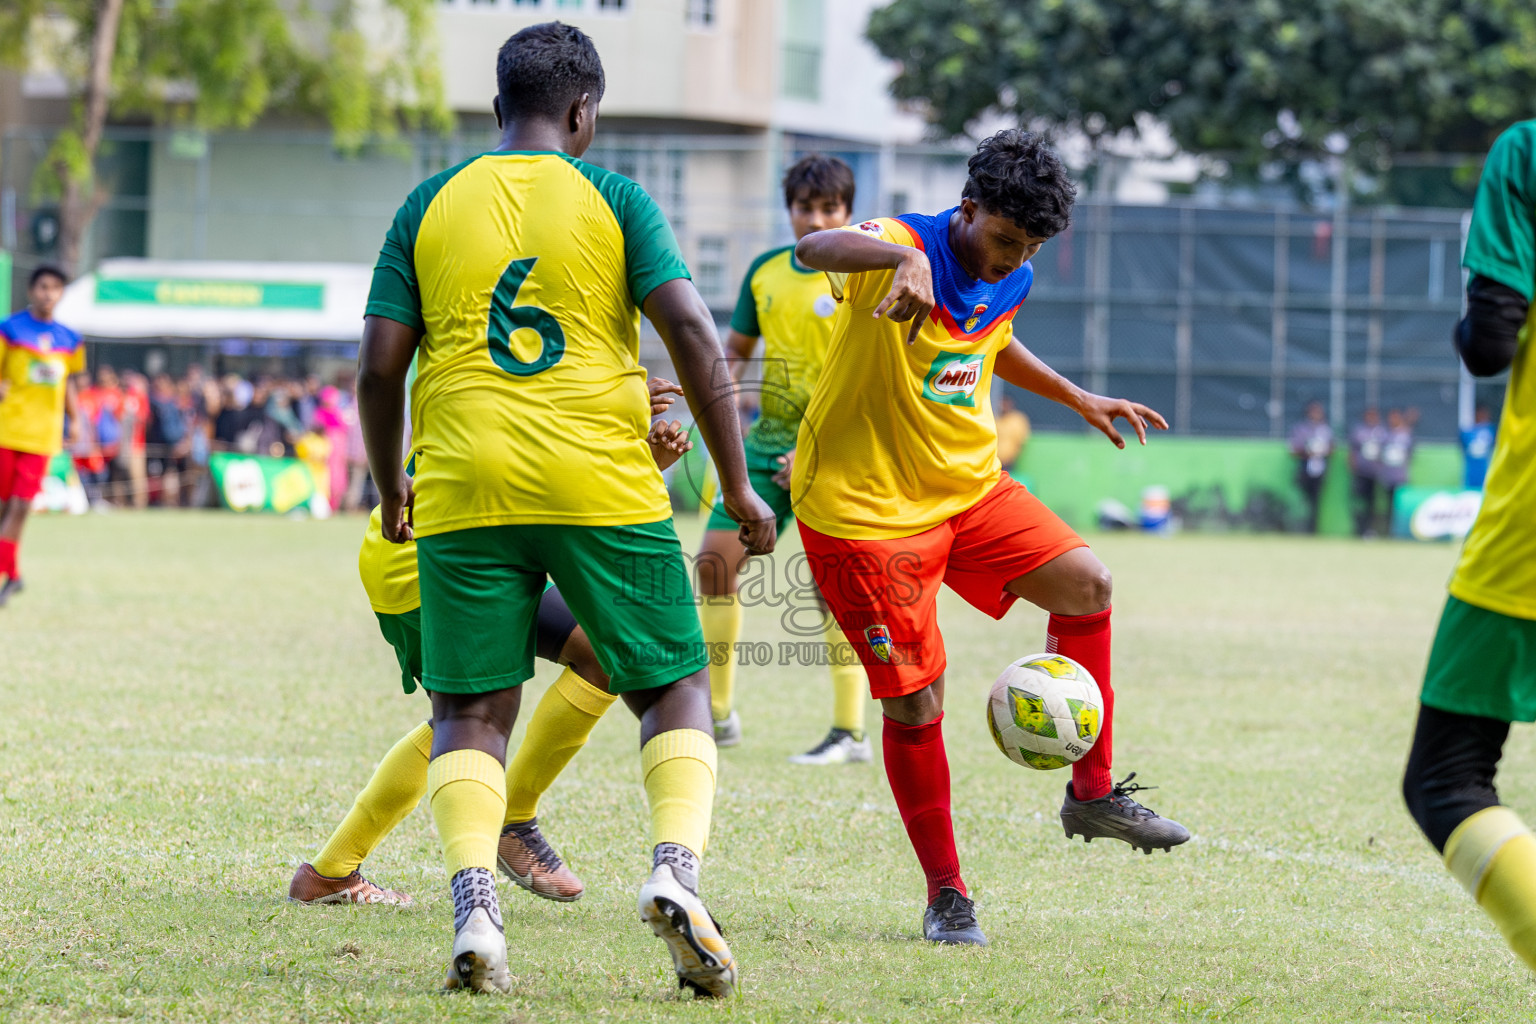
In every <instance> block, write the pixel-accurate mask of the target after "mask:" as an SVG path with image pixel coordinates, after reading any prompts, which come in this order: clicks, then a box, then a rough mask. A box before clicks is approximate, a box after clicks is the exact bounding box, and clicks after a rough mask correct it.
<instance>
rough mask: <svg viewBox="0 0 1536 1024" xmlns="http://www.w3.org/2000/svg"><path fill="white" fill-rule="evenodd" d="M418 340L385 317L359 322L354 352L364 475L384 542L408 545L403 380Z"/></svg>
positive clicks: (410, 329)
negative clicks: (370, 483)
mask: <svg viewBox="0 0 1536 1024" xmlns="http://www.w3.org/2000/svg"><path fill="white" fill-rule="evenodd" d="M420 341H421V334H420V333H419V332H418V331H417V330H416V328H414V327H410V326H408V325H406V324H402V323H400V322H399V321H398V320H391V319H389V318H388V317H383V316H365V317H363V343H362V344H361V345H360V346H358V349H357V416H358V420H359V423H360V425H361V426H362V430H363V447H364V448H366V449H367V450H368V469H369V470H370V471H371V472H372V473H373V480H374V483H375V484H376V485H377V486H378V488H379V505H380V510H381V514H382V516H383V519H384V522H383V526H384V537H385V539H386V540H389V541H391V542H392V543H395V544H403V543H405V542H406V541H408V540H411V539H412V534H411V484H410V481H409V480H407V479H406V476H405V467H404V466H403V465H402V464H401V462H400V455H401V453H402V452H403V451H404V450H405V448H404V445H405V438H404V434H405V377H406V374H408V373H409V372H410V369H411V357H413V356H414V355H415V354H416V346H417V344H418V343H419V342H420Z"/></svg>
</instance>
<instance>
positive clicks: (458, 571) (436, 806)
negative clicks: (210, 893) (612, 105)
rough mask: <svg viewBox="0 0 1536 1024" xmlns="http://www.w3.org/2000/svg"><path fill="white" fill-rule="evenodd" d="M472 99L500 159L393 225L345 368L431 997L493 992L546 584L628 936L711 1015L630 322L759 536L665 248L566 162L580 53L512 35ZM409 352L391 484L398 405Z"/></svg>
mask: <svg viewBox="0 0 1536 1024" xmlns="http://www.w3.org/2000/svg"><path fill="white" fill-rule="evenodd" d="M496 79H497V96H496V100H495V110H496V117H497V123H498V124H499V125H500V126H501V129H502V136H501V141H500V144H499V145H498V147H497V148H496V149H495V150H493V151H491V152H489V153H484V154H481V155H480V156H478V157H475V158H473V159H471V160H468V161H466V162H465V163H463V164H460V165H459V166H457V167H453V168H450V169H449V170H447V171H444V172H443V173H441V174H438V175H435V176H434V177H432V178H430V179H428V180H427V181H425V182H423V183H422V184H421V185H420V186H418V187H417V188H416V190H415V191H414V192H412V193H411V195H410V197H409V198H407V200H406V202H405V204H404V205H403V206H402V207H401V208H400V211H399V213H398V214H397V215H396V217H395V222H394V225H393V226H392V227H391V228H390V230H389V232H388V234H387V235H386V236H385V242H384V247H383V249H382V251H381V252H380V254H379V263H378V266H377V268H376V269H375V272H374V281H373V287H372V289H371V291H370V295H369V300H368V305H367V307H366V314H367V316H366V319H365V324H364V330H363V342H362V345H361V347H360V349H359V353H358V362H359V369H358V404H359V412H360V414H361V419H362V426H363V436H364V440H365V442H366V446H367V449H368V461H369V464H370V467H371V468H372V471H373V476H374V479H375V480H376V481H377V482H378V486H379V493H380V508H381V516H382V523H381V525H382V529H383V533H384V536H385V537H386V538H387V539H388V540H390V541H393V542H397V543H398V542H403V541H406V540H409V539H411V538H412V537H413V536H414V538H415V540H416V542H417V552H416V555H417V566H418V571H419V573H420V580H421V631H422V644H423V650H422V678H421V682H422V686H423V687H425V688H426V689H427V691H428V692H429V693H430V694H431V696H432V720H433V736H432V754H431V756H432V760H431V763H430V765H429V767H428V769H427V776H428V779H427V792H428V797H429V799H430V801H431V805H432V815H433V818H434V820H435V822H436V824H437V829H438V833H439V835H440V837H441V839H442V843H443V850H444V856H445V860H446V863H447V868H448V874H449V877H450V879H451V889H452V892H453V898H454V929H455V933H456V934H455V937H454V943H453V952H452V955H451V958H450V963H449V969H448V979H447V985H448V987H450V988H458V987H468V988H470V989H473V990H475V991H484V992H490V991H498V990H499V991H507V990H508V989H510V987H511V978H510V974H509V973H508V970H507V961H506V939H505V936H504V934H503V931H502V927H501V910H500V906H499V904H498V902H497V899H496V886H495V878H494V875H493V873H492V872H493V869H494V868H495V858H496V846H497V839H498V834H499V832H500V826H501V823H502V816H503V814H504V809H505V806H506V791H505V771H504V768H503V764H504V761H505V757H506V746H507V736H508V734H509V733H510V732H511V729H512V725H513V723H514V721H515V720H516V717H517V711H518V704H519V700H520V697H521V694H522V690H521V685H522V683H523V682H524V681H525V680H526V679H527V678H528V677H529V676H530V675H531V674H532V666H533V658H534V650H533V641H534V635H535V629H534V624H535V621H536V618H537V612H538V603H539V599H540V595H541V593H542V591H543V588H544V584H545V581H546V580H547V579H553V580H554V581H555V584H556V585H557V586H558V587H559V588H560V591H561V594H562V596H563V597H564V598H565V600H566V602H567V604H568V605H569V606H570V609H571V611H572V613H573V614H574V615H575V616H576V620H577V622H579V623H580V624H581V627H582V629H583V630H584V631H585V632H586V634H587V636H588V637H590V638H591V640H592V643H593V646H594V648H595V649H596V652H597V656H598V660H599V662H600V663H601V665H602V667H603V670H604V671H605V672H606V673H607V674H608V677H609V680H610V682H609V686H610V689H612V690H613V692H615V693H618V694H621V695H622V696H623V697H624V700H625V703H626V704H628V705H629V707H630V709H631V710H632V711H634V712H635V713H636V714H637V715H638V716H639V717H640V741H641V745H642V746H641V764H642V772H643V775H644V780H645V788H646V795H647V797H648V798H649V802H650V809H651V838H652V842H653V844H654V846H653V857H652V865H653V866H652V871H651V875H650V877H649V878H648V879H647V880H646V882H645V884H644V885H643V886H642V887H641V889H640V895H639V900H638V909H639V912H640V916H641V919H642V920H643V921H644V922H646V923H647V924H649V925H650V927H651V929H652V930H653V931H654V932H655V934H656V935H657V936H659V937H661V938H662V939H664V940H665V941H666V943H667V946H668V949H669V950H670V952H671V953H672V958H673V967H674V968H675V970H676V972H677V976H678V979H679V984H682V985H687V986H690V987H692V988H694V989H695V990H696V991H698V992H700V993H703V994H706V995H715V996H723V995H728V994H730V993H731V992H733V991H734V988H735V984H736V964H735V960H734V958H733V957H732V956H731V952H730V949H729V947H728V946H727V945H726V943H725V941H724V939H723V937H722V936H721V935H720V932H719V928H718V925H716V924H715V923H714V922H713V919H712V918H711V917H710V915H709V912H708V911H707V910H706V909H705V907H704V904H703V902H702V901H701V900H700V899H699V896H698V880H699V867H700V858H701V856H702V855H703V853H704V848H705V845H706V842H707V839H708V835H709V818H710V813H711V810H712V806H713V801H714V769H715V743H714V736H713V729H712V724H711V717H710V709H709V677H708V673H707V665H708V655H707V652H706V649H705V646H704V642H703V635H702V633H701V632H700V630H699V624H698V616H697V613H696V611H695V605H694V600H693V594H692V588H691V587H690V586H689V583H688V573H687V570H686V567H685V565H684V562H683V558H682V551H681V549H680V548H679V545H678V541H677V535H676V533H675V531H674V530H673V527H672V520H671V504H670V501H669V500H668V497H667V492H666V487H665V485H664V484H663V483H662V479H661V474H660V473H659V472H658V471H657V469H656V466H655V463H654V462H653V461H652V460H651V454H650V451H649V448H648V446H647V445H646V441H645V438H646V433H647V424H648V421H649V416H648V415H647V409H648V408H649V403H648V401H647V397H646V388H645V375H644V371H643V370H642V369H641V368H640V366H639V365H638V363H637V361H636V360H637V356H638V352H639V339H640V312H641V310H642V309H643V310H644V312H645V315H646V316H647V317H648V318H649V319H650V320H651V322H652V323H653V324H654V325H655V327H656V329H657V331H658V332H659V333H660V335H661V337H662V340H663V341H664V342H665V343H666V344H667V347H668V349H669V351H670V352H671V354H672V359H673V364H674V365H675V366H676V368H677V372H678V375H679V378H680V382H681V384H682V385H683V388H684V392H685V394H686V396H687V398H688V401H689V404H690V406H692V410H693V413H694V417H695V422H696V423H697V424H698V427H699V429H700V431H701V432H702V433H703V436H704V440H705V442H706V443H707V444H708V445H709V450H710V452H711V454H712V455H713V456H714V460H715V464H716V467H717V468H718V470H719V473H720V477H721V481H722V487H723V489H724V491H725V505H726V508H727V510H728V511H729V513H730V515H731V516H732V518H733V519H734V520H736V521H737V522H739V523H741V524H742V527H741V532H742V541H743V543H744V544H745V546H746V547H747V549H748V551H750V552H752V553H754V554H758V553H765V552H767V551H771V550H772V549H773V545H774V539H775V529H774V520H773V513H772V511H771V510H770V509H769V508H768V507H767V506H766V505H765V504H764V503H763V501H762V499H761V498H759V497H758V496H757V495H756V494H754V493H753V491H752V488H751V485H750V483H749V482H748V480H747V473H746V464H745V461H744V458H743V454H742V449H741V436H740V428H739V425H738V423H737V420H736V414H735V389H734V387H733V386H732V385H731V383H730V381H729V378H728V377H726V376H725V374H723V373H719V374H717V373H715V370H716V368H717V364H718V363H719V361H720V359H721V352H720V343H719V339H718V338H717V337H716V335H715V330H714V323H713V321H712V319H711V318H710V315H709V310H708V307H706V306H705V305H704V302H703V300H702V299H701V298H700V296H699V294H698V292H697V290H696V289H695V288H694V287H693V284H692V282H691V281H690V280H689V277H688V269H687V267H686V265H685V264H684V263H683V260H682V257H681V255H680V254H679V253H678V250H677V242H676V240H675V238H674V237H673V235H672V231H671V228H670V227H669V226H668V225H667V222H666V219H665V218H664V217H662V215H661V211H660V210H659V209H658V208H657V207H656V204H655V203H654V202H653V201H652V200H651V198H650V197H649V196H647V195H646V194H645V192H644V191H643V190H642V189H641V188H640V187H639V186H638V185H636V184H635V183H634V182H632V181H629V180H628V179H626V178H624V177H622V176H620V175H617V174H613V173H611V172H608V171H605V170H602V169H601V168H598V167H594V166H592V165H590V164H587V163H584V162H583V161H582V160H581V159H580V156H581V154H582V153H584V152H585V151H586V149H587V147H588V146H589V145H590V144H591V142H592V137H593V134H594V132H595V130H596V125H597V108H598V103H599V101H600V100H601V98H602V94H603V85H604V78H603V69H602V63H601V61H600V60H599V58H598V55H597V51H596V49H595V48H594V47H593V45H592V41H591V40H590V39H589V38H588V37H587V36H586V35H585V34H584V33H583V32H581V31H580V30H579V29H576V28H573V27H571V26H568V25H562V24H560V23H558V22H551V23H546V24H541V25H535V26H531V27H529V28H526V29H523V30H522V31H521V32H518V33H517V34H516V35H514V36H512V38H510V39H509V40H507V42H506V43H505V44H503V46H502V48H501V50H500V52H499V54H498V56H497V64H496ZM418 347H419V348H420V363H419V369H420V372H419V374H418V376H417V378H416V381H415V384H414V385H413V386H412V389H411V424H412V439H411V452H412V455H411V461H412V464H413V468H414V470H415V475H414V478H413V479H411V480H408V479H407V478H406V475H405V473H404V472H403V471H402V469H401V467H400V466H399V453H400V451H401V443H402V433H403V425H404V408H403V405H404V382H405V378H406V374H407V373H408V371H409V368H410V365H411V360H412V359H413V358H414V357H415V356H416V354H417V349H418ZM413 488H414V490H413Z"/></svg>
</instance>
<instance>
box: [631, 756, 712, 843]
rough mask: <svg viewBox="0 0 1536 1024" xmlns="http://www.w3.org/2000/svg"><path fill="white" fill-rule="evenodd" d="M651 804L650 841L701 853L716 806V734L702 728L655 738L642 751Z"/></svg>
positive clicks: (641, 759)
mask: <svg viewBox="0 0 1536 1024" xmlns="http://www.w3.org/2000/svg"><path fill="white" fill-rule="evenodd" d="M640 767H641V770H642V771H643V772H644V774H645V796H646V799H647V800H648V801H649V802H650V805H651V845H652V846H655V845H656V844H657V843H677V844H679V845H680V846H686V847H687V848H688V849H690V850H692V851H693V852H694V853H695V854H697V855H698V856H700V857H702V856H703V855H704V847H705V846H706V845H708V843H709V817H710V813H711V812H712V811H713V809H714V805H715V738H714V737H713V736H710V735H708V734H707V733H702V732H699V731H698V730H697V729H673V730H672V731H671V732H664V733H660V734H659V735H656V736H652V737H651V741H650V742H649V743H647V744H646V745H645V747H644V748H643V749H642V750H641V751H640Z"/></svg>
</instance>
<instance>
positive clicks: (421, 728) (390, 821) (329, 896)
mask: <svg viewBox="0 0 1536 1024" xmlns="http://www.w3.org/2000/svg"><path fill="white" fill-rule="evenodd" d="M648 387H649V390H650V393H651V415H653V416H655V415H659V414H661V413H663V412H665V411H666V409H667V407H668V406H670V405H671V404H672V402H673V398H672V397H671V396H672V395H674V394H678V393H680V392H681V389H680V388H678V387H677V385H675V384H673V383H672V382H671V381H666V380H662V379H660V378H653V379H652V380H650V381H649V382H648ZM646 441H647V443H648V444H649V445H650V447H651V452H652V454H653V456H654V457H655V459H656V466H657V468H658V469H666V468H667V467H668V466H670V465H672V464H673V463H674V462H676V461H677V460H678V459H679V458H680V457H681V456H682V455H683V454H684V453H685V452H687V451H688V450H689V449H690V448H692V447H693V443H692V441H690V440H689V438H688V435H687V433H686V432H684V431H683V430H682V429H681V424H680V423H679V422H678V421H676V420H673V421H672V422H671V423H667V422H664V421H657V422H656V423H655V424H653V425H652V427H651V432H650V434H649V435H648V436H647V438H646ZM357 561H358V574H359V576H361V577H362V581H363V590H364V591H365V592H366V593H367V595H368V604H369V606H370V607H371V608H372V609H373V612H374V614H375V615H376V616H377V617H378V620H379V631H380V632H381V633H383V635H384V639H385V640H387V641H388V642H389V644H390V646H391V647H393V648H394V651H395V659H396V661H397V662H398V663H399V665H400V680H401V684H402V686H403V687H404V689H405V692H406V693H408V694H409V693H414V692H415V691H416V684H417V682H418V681H419V680H420V679H421V587H420V576H419V573H418V572H417V568H416V545H415V544H413V543H411V542H406V543H404V544H391V543H390V542H389V541H387V540H385V539H384V527H383V516H382V514H381V513H380V511H379V510H378V509H374V510H373V515H372V516H370V517H369V520H368V529H367V531H366V532H365V533H364V534H363V545H362V548H361V549H360V550H359V552H358V556H357ZM535 629H536V634H535V641H534V649H535V650H536V651H537V652H538V656H539V657H540V658H543V659H545V660H547V661H553V662H556V663H557V664H560V665H564V666H565V671H564V672H562V673H561V674H560V677H559V678H558V679H556V680H555V682H554V685H552V686H551V687H550V688H549V689H548V690H546V691H545V692H544V698H543V699H542V700H540V701H539V706H538V707H537V708H536V709H535V710H534V713H533V717H532V718H531V719H530V720H529V722H528V730H527V733H526V734H525V735H524V737H523V742H522V744H521V745H520V746H519V747H518V748H517V755H516V756H515V757H513V758H512V760H511V761H509V762H508V763H507V808H506V812H505V814H504V815H503V825H502V829H501V838H500V840H499V842H498V843H497V849H496V863H497V865H498V866H499V867H500V868H501V870H502V872H503V873H504V874H505V875H506V876H507V877H508V878H510V879H512V881H514V882H516V883H517V884H518V885H520V886H521V887H523V888H524V889H527V890H528V891H529V892H531V893H533V894H534V895H536V896H542V897H544V898H545V899H550V900H557V901H560V902H566V903H568V902H570V901H572V900H576V899H579V898H580V897H581V894H582V892H584V891H585V887H584V886H583V885H582V884H581V879H579V878H577V877H576V875H575V873H574V872H572V871H571V869H570V868H568V867H567V866H566V865H565V862H564V861H563V860H562V859H561V858H560V855H559V854H558V853H557V852H555V850H554V848H553V847H552V846H550V844H549V842H548V841H547V840H546V839H545V838H544V834H543V831H542V830H541V829H540V828H539V820H538V811H539V799H540V798H541V797H542V796H543V795H544V793H545V792H546V791H547V790H548V789H549V787H550V786H551V785H553V784H554V781H555V779H556V778H558V777H559V775H560V773H561V772H562V771H563V770H564V769H565V766H566V765H568V764H570V762H571V758H573V757H575V756H576V753H577V751H579V750H580V749H581V748H582V747H583V746H585V745H586V742H587V737H589V736H590V735H591V734H592V729H593V727H594V726H596V725H597V723H598V721H599V720H600V719H601V718H602V716H603V715H604V713H606V712H607V710H608V708H609V707H611V706H612V705H613V701H614V697H613V695H612V694H610V693H609V692H608V676H607V675H606V674H605V673H604V672H603V669H602V666H601V665H600V664H598V661H597V655H596V652H594V651H593V650H592V642H591V641H590V640H588V639H587V635H586V633H584V632H582V629H581V627H580V626H578V625H577V624H576V619H575V617H574V616H573V615H571V610H570V608H569V607H568V606H567V605H566V603H565V600H564V598H562V597H561V596H560V591H559V590H557V589H556V588H555V587H554V585H553V584H550V585H549V586H547V587H546V588H545V590H544V594H543V595H542V596H541V597H540V599H539V613H538V622H537V625H536V627H535ZM431 752H432V722H431V720H430V719H429V720H428V721H426V722H424V723H422V724H421V725H418V726H416V727H415V728H414V729H412V730H411V731H410V732H408V733H406V734H405V736H403V737H401V739H400V740H399V742H397V743H396V744H395V745H394V746H393V747H391V748H390V750H389V753H387V754H386V755H385V756H384V759H383V760H382V761H380V762H379V765H378V767H377V768H376V769H375V770H374V773H373V776H372V778H370V779H369V780H368V784H367V785H366V786H364V787H363V789H362V791H361V792H360V793H358V794H357V799H356V800H354V801H353V803H352V808H351V809H350V810H349V811H348V812H347V814H346V817H344V818H343V819H342V821H341V823H340V824H339V825H337V827H336V829H335V831H333V832H332V833H331V836H330V838H329V839H327V840H326V842H325V845H324V846H323V847H322V848H321V849H320V852H319V853H318V854H317V855H316V856H315V859H314V861H313V862H309V863H304V864H300V865H299V867H298V869H297V870H296V871H295V872H294V873H293V879H292V880H291V881H290V882H289V884H288V898H289V899H291V900H295V901H297V902H299V903H305V904H310V905H316V904H327V903H361V904H375V903H378V904H390V905H401V904H408V903H410V902H411V898H410V896H408V895H407V894H405V893H403V892H399V891H397V890H394V889H385V888H383V887H382V886H379V885H376V884H374V883H373V882H370V881H369V880H368V879H367V878H364V877H363V874H362V871H361V868H362V865H363V861H365V860H366V859H367V858H368V855H369V854H370V853H372V852H373V850H374V848H375V847H377V846H378V845H379V843H380V842H382V841H383V839H384V837H385V836H387V835H388V834H389V833H390V832H391V831H393V830H394V828H395V826H396V825H398V824H400V822H401V821H403V820H404V819H405V817H406V815H408V814H409V813H410V812H411V809H412V808H414V807H415V806H416V804H417V803H418V802H420V800H421V797H422V795H423V794H424V793H426V791H427V764H428V761H429V759H430V756H431Z"/></svg>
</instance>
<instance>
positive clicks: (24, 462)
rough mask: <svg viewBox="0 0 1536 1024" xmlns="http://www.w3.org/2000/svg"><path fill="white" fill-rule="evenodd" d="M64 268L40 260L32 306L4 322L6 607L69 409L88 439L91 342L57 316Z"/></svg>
mask: <svg viewBox="0 0 1536 1024" xmlns="http://www.w3.org/2000/svg"><path fill="white" fill-rule="evenodd" d="M64 284H65V280H64V272H63V271H62V270H60V269H58V268H57V267H52V266H41V267H38V268H37V269H36V270H34V271H32V277H31V279H30V280H29V281H28V282H27V308H26V309H23V310H22V311H21V312H19V313H16V314H14V315H12V316H11V317H9V318H8V319H6V320H5V321H3V322H0V606H3V605H4V604H5V603H6V602H7V601H9V600H10V599H11V598H12V597H14V596H15V595H16V594H17V593H19V592H20V591H21V589H22V583H21V569H20V568H19V567H18V565H17V558H16V553H17V548H18V547H19V546H20V544H21V530H22V527H23V526H25V525H26V522H27V513H28V512H30V511H31V510H32V499H33V498H35V497H37V492H38V491H39V490H40V489H41V487H42V483H43V476H44V474H46V473H47V472H48V463H49V462H50V461H51V460H52V458H53V456H54V455H55V454H57V453H58V452H59V450H60V449H61V448H62V447H63V439H64V413H65V411H66V410H67V411H68V412H69V421H70V424H71V427H72V429H73V431H74V433H75V435H76V436H75V438H74V440H75V441H76V443H78V442H79V441H80V440H81V439H82V438H83V436H84V435H83V433H82V430H81V428H82V426H83V424H82V423H81V421H80V415H79V409H78V408H77V407H76V404H75V382H74V375H75V374H77V373H84V372H85V346H84V344H83V342H82V340H81V338H80V335H79V334H77V333H76V332H74V331H72V330H70V329H69V328H68V327H65V326H64V325H63V324H61V323H59V322H58V321H56V320H55V319H54V318H53V310H54V307H55V306H57V305H58V304H59V299H61V298H63V297H64Z"/></svg>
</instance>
